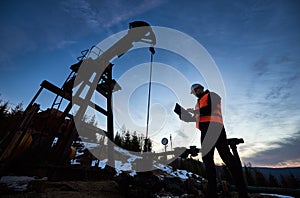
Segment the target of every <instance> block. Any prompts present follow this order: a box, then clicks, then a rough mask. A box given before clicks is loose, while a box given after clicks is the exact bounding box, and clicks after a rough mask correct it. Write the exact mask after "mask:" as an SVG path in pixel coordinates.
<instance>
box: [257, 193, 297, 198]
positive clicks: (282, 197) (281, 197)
mask: <svg viewBox="0 0 300 198" xmlns="http://www.w3.org/2000/svg"><path fill="white" fill-rule="evenodd" d="M260 195H263V196H272V197H278V198H294V197H291V196H286V195H278V194H266V193H260Z"/></svg>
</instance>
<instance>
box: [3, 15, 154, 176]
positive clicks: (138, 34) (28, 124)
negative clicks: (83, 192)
mask: <svg viewBox="0 0 300 198" xmlns="http://www.w3.org/2000/svg"><path fill="white" fill-rule="evenodd" d="M134 42H144V43H146V44H149V45H150V46H151V47H152V48H153V46H154V45H155V43H156V38H155V35H154V32H153V31H152V29H151V27H150V25H149V24H148V23H146V22H143V21H134V22H132V23H130V24H129V30H128V32H127V34H126V35H125V36H124V37H123V38H121V39H120V40H119V41H117V42H116V43H115V44H113V45H112V46H111V47H110V48H109V49H107V50H106V51H104V52H102V53H99V54H97V57H96V58H95V59H92V58H90V57H89V54H90V53H95V51H96V50H98V51H99V52H100V50H99V49H98V47H97V46H93V47H91V48H90V49H89V50H84V51H82V52H81V56H80V57H78V62H77V63H76V64H74V65H72V66H71V67H70V69H71V73H70V75H69V76H68V77H67V79H66V80H65V82H64V83H63V85H62V86H61V87H57V86H56V85H54V84H52V83H50V82H48V81H46V80H45V81H43V82H42V83H41V84H40V89H39V90H38V91H37V93H36V94H35V96H34V97H33V99H32V100H31V102H30V103H29V104H28V106H27V108H26V109H25V111H24V114H23V118H22V120H21V122H20V123H16V126H17V127H16V129H15V130H14V131H12V132H11V133H10V134H9V135H8V136H7V137H6V138H5V140H4V141H2V142H1V146H0V164H1V171H2V172H3V171H5V170H7V169H10V168H11V167H14V166H18V165H20V164H22V167H25V166H26V165H29V166H33V165H37V164H38V165H40V164H43V163H47V164H55V165H64V164H68V163H70V158H72V157H74V155H75V152H76V151H75V149H74V148H73V147H72V144H73V143H74V142H76V141H78V140H79V139H78V137H79V135H78V131H77V130H78V126H76V127H75V121H76V124H77V123H79V127H80V128H83V129H84V130H85V131H86V132H87V133H88V132H93V131H94V132H95V131H98V132H101V133H103V134H105V135H106V136H107V137H108V138H109V139H110V140H113V138H114V131H113V130H114V127H113V112H112V93H113V92H115V91H118V90H120V89H121V86H120V85H119V84H118V83H117V82H116V80H114V79H113V78H112V68H113V64H112V63H111V60H112V59H113V58H115V57H118V58H119V57H121V56H122V55H123V54H124V53H126V52H127V51H128V50H129V49H130V48H132V47H133V46H134V45H133V44H134ZM81 68H83V69H84V71H86V72H81V73H80V69H81ZM95 74H96V75H95ZM92 75H94V78H93V80H92V81H90V79H91V77H92ZM73 87H77V88H76V89H77V90H76V92H75V91H74V89H73ZM86 87H88V89H86ZM44 90H48V91H50V92H52V93H53V94H55V99H54V101H53V103H52V106H51V107H50V108H48V109H47V110H45V111H42V110H41V109H40V104H37V103H36V100H37V98H38V97H39V95H40V94H41V92H42V91H44ZM83 92H85V97H84V98H82V96H81V94H82V93H83ZM95 92H98V93H100V94H101V95H102V96H104V97H105V98H106V109H105V108H103V107H101V106H100V105H98V104H96V102H94V101H93V100H92V96H93V94H94V93H95ZM63 102H65V103H67V104H66V105H63ZM65 103H64V104H65ZM74 105H77V107H78V109H77V112H76V115H72V114H71V113H70V111H71V109H72V107H73V106H74ZM88 108H93V109H95V110H96V111H97V112H99V113H101V114H102V115H104V116H105V117H106V121H107V123H106V126H107V129H106V130H103V129H99V128H97V127H95V126H93V125H91V124H88V123H86V122H85V121H84V116H85V113H86V111H87V109H88ZM108 158H109V160H113V156H108ZM18 168H20V167H19V166H18Z"/></svg>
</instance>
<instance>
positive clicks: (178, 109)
mask: <svg viewBox="0 0 300 198" xmlns="http://www.w3.org/2000/svg"><path fill="white" fill-rule="evenodd" d="M174 112H175V113H176V114H177V115H178V116H179V119H180V120H182V121H185V122H194V121H195V118H194V116H193V115H192V114H191V113H190V112H188V111H187V110H186V109H184V108H183V107H182V106H180V104H178V103H176V104H175V108H174Z"/></svg>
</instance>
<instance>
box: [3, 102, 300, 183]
mask: <svg viewBox="0 0 300 198" xmlns="http://www.w3.org/2000/svg"><path fill="white" fill-rule="evenodd" d="M22 106H23V105H22V103H19V104H17V105H15V106H10V105H9V102H7V101H3V100H1V99H0V142H2V141H3V140H4V139H5V137H6V136H8V135H9V133H10V132H11V131H13V130H14V129H15V127H17V126H16V123H19V121H20V119H21V118H22V115H23V112H24V110H23V107H22ZM89 122H90V123H92V124H95V123H96V121H95V118H94V117H92V118H90V119H89ZM144 140H145V137H143V135H138V134H137V132H136V131H134V132H130V131H129V130H126V128H125V127H124V126H123V127H122V129H121V131H120V132H118V131H117V132H116V135H115V140H114V141H115V144H116V145H118V146H120V147H121V148H124V149H126V150H129V151H134V152H141V151H142V149H143V144H144ZM149 148H150V150H148V151H151V149H152V142H151V140H150V141H149ZM170 166H172V167H173V169H174V170H176V169H179V170H187V171H189V172H192V173H194V174H197V175H199V176H202V177H204V178H206V175H205V166H204V164H203V163H202V162H201V161H199V160H195V159H193V158H187V159H181V158H179V159H177V160H175V161H173V162H172V163H171V164H170ZM217 173H218V180H219V181H222V180H225V181H227V182H229V183H230V184H234V182H233V179H232V176H231V174H230V172H229V170H228V169H227V167H226V166H225V165H222V166H219V167H217ZM244 174H245V178H246V180H247V183H248V185H249V186H262V187H282V188H300V181H299V179H297V178H296V177H295V176H294V175H293V174H292V173H290V174H288V175H282V174H281V175H280V176H279V177H278V176H277V177H276V176H275V175H272V174H269V175H268V176H266V174H263V173H262V172H261V171H259V170H258V169H257V168H255V167H252V165H251V163H248V164H244Z"/></svg>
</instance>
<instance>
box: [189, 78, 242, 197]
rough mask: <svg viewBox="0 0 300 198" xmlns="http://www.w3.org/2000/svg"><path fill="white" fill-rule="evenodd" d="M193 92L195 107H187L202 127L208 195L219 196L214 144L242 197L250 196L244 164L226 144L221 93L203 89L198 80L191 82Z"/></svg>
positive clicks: (197, 123)
mask: <svg viewBox="0 0 300 198" xmlns="http://www.w3.org/2000/svg"><path fill="white" fill-rule="evenodd" d="M191 94H194V95H195V96H196V97H197V98H198V100H197V103H196V105H195V108H194V109H187V110H188V111H189V112H191V113H193V114H194V118H195V121H196V127H197V128H198V129H199V130H200V131H201V144H202V160H203V162H204V164H205V168H206V175H207V180H208V197H210V198H213V197H217V189H216V186H217V184H216V169H215V163H214V150H215V148H217V150H218V152H219V154H220V157H221V159H222V160H223V162H224V163H225V164H226V166H227V167H228V168H229V170H230V172H231V174H232V176H233V178H234V180H235V183H236V186H237V190H238V192H239V197H247V188H246V184H245V180H244V177H243V172H242V167H241V164H240V162H239V161H238V160H237V159H236V158H235V157H234V156H233V155H232V153H231V152H230V149H229V146H228V144H227V137H226V131H225V128H224V124H223V119H222V113H221V97H220V96H219V95H218V94H216V93H214V92H210V91H209V90H205V91H204V87H203V86H202V85H201V84H198V83H197V84H193V85H192V86H191Z"/></svg>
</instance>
